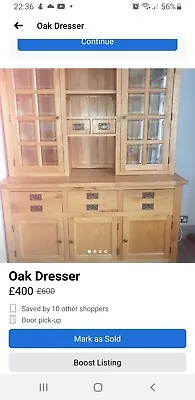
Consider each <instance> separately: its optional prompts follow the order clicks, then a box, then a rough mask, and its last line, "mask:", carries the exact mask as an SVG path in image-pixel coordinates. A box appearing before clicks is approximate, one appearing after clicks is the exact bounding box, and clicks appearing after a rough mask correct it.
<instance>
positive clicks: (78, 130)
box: [67, 119, 91, 135]
mask: <svg viewBox="0 0 195 400" xmlns="http://www.w3.org/2000/svg"><path fill="white" fill-rule="evenodd" d="M67 132H68V135H85V134H89V133H90V132H91V129H90V120H89V119H68V120H67Z"/></svg>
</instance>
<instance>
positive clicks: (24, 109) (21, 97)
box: [16, 94, 33, 116]
mask: <svg viewBox="0 0 195 400" xmlns="http://www.w3.org/2000/svg"><path fill="white" fill-rule="evenodd" d="M16 108H17V114H18V115H19V116H21V115H33V96H32V95H31V94H17V95H16Z"/></svg>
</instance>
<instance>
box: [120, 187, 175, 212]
mask: <svg viewBox="0 0 195 400" xmlns="http://www.w3.org/2000/svg"><path fill="white" fill-rule="evenodd" d="M173 196H174V190H171V189H170V190H148V189H147V190H124V194H123V211H130V212H132V213H133V212H143V213H145V212H150V213H168V214H172V213H173Z"/></svg>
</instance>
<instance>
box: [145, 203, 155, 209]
mask: <svg viewBox="0 0 195 400" xmlns="http://www.w3.org/2000/svg"><path fill="white" fill-rule="evenodd" d="M142 210H154V204H153V203H142Z"/></svg>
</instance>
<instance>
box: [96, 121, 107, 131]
mask: <svg viewBox="0 0 195 400" xmlns="http://www.w3.org/2000/svg"><path fill="white" fill-rule="evenodd" d="M98 130H99V131H110V124H109V123H107V122H100V123H99V124H98Z"/></svg>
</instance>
